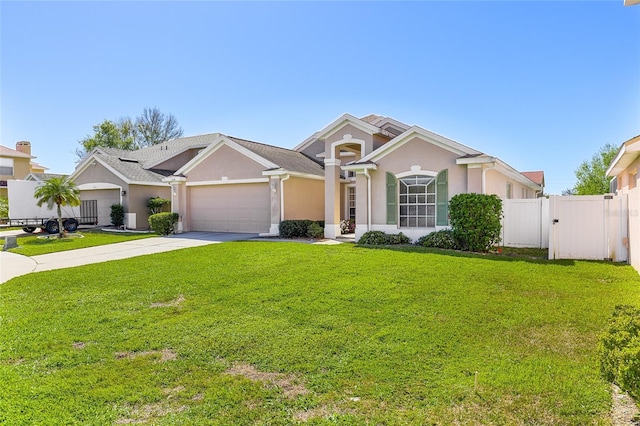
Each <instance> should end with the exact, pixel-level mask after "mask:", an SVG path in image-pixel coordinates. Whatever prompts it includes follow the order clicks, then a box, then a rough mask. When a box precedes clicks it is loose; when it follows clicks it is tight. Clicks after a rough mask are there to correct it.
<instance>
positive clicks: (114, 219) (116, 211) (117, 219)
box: [111, 204, 124, 228]
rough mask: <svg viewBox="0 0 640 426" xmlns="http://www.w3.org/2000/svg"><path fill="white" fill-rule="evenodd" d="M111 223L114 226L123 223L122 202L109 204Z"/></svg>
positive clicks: (117, 226) (119, 225)
mask: <svg viewBox="0 0 640 426" xmlns="http://www.w3.org/2000/svg"><path fill="white" fill-rule="evenodd" d="M111 223H112V224H113V226H115V227H116V228H119V227H121V226H122V225H124V206H123V205H122V204H112V205H111Z"/></svg>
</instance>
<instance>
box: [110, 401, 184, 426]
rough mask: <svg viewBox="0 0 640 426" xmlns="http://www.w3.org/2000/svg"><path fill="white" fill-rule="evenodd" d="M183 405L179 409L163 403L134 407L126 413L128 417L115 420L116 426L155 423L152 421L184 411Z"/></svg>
mask: <svg viewBox="0 0 640 426" xmlns="http://www.w3.org/2000/svg"><path fill="white" fill-rule="evenodd" d="M186 408H187V407H185V406H184V405H182V406H179V407H173V406H171V405H169V404H167V403H165V402H159V403H156V404H145V405H139V406H138V405H136V406H133V407H131V408H130V409H129V410H128V411H129V414H128V417H126V418H121V419H118V420H116V422H115V424H117V425H130V424H144V423H155V422H154V420H156V419H158V418H160V417H164V416H166V415H167V414H172V413H179V412H181V411H184V410H186Z"/></svg>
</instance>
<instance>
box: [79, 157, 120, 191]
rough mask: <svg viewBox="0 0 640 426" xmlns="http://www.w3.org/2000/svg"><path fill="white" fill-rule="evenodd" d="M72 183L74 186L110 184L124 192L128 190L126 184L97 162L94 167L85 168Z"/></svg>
mask: <svg viewBox="0 0 640 426" xmlns="http://www.w3.org/2000/svg"><path fill="white" fill-rule="evenodd" d="M73 181H74V182H75V183H76V185H82V184H84V183H111V184H114V185H118V186H120V187H121V188H122V189H124V190H128V189H129V188H128V184H127V183H126V182H124V181H123V180H122V179H120V178H119V177H117V176H115V175H114V174H113V173H112V172H111V171H109V170H107V169H106V168H105V167H104V166H103V165H102V164H100V163H98V162H96V165H95V166H93V165H89V166H88V167H86V168H85V169H84V170H83V171H82V173H80V174H79V175H78V176H76V177H75V179H74V180H73Z"/></svg>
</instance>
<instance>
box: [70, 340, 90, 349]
mask: <svg viewBox="0 0 640 426" xmlns="http://www.w3.org/2000/svg"><path fill="white" fill-rule="evenodd" d="M71 346H72V347H73V349H84V347H85V346H87V345H86V344H85V343H84V342H73V344H72V345H71Z"/></svg>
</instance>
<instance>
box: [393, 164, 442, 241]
mask: <svg viewBox="0 0 640 426" xmlns="http://www.w3.org/2000/svg"><path fill="white" fill-rule="evenodd" d="M399 182H400V191H399V192H400V200H399V201H400V202H399V207H400V226H401V227H407V228H434V227H435V226H436V183H435V179H434V178H433V177H430V176H407V177H404V178H401V179H400V181H399Z"/></svg>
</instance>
